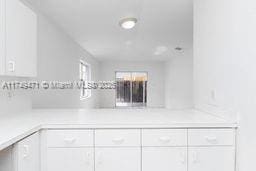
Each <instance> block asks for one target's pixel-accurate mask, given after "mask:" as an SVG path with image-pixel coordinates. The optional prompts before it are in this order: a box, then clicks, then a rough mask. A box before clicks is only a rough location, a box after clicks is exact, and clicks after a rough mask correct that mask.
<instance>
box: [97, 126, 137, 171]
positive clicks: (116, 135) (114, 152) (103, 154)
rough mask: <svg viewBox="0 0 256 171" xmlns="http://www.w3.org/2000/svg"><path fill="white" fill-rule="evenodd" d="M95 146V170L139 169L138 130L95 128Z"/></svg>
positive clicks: (124, 170) (126, 170)
mask: <svg viewBox="0 0 256 171" xmlns="http://www.w3.org/2000/svg"><path fill="white" fill-rule="evenodd" d="M95 147H96V149H95V171H110V170H111V171H120V170H123V171H140V169H141V148H140V147H141V142H140V130H137V129H133V130H132V129H123V130H118V129H109V130H96V131H95Z"/></svg>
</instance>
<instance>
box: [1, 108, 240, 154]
mask: <svg viewBox="0 0 256 171" xmlns="http://www.w3.org/2000/svg"><path fill="white" fill-rule="evenodd" d="M235 127H237V124H236V123H235V122H231V121H227V120H224V119H222V118H219V117H216V116H214V115H210V114H208V113H204V112H201V111H198V110H194V109H187V110H168V109H91V110H69V109H59V110H32V111H30V112H26V113H16V114H9V115H2V116H1V115H0V150H2V149H4V148H6V147H8V146H10V145H12V144H14V143H15V142H17V141H19V140H21V139H23V138H25V137H26V136H28V135H30V134H32V133H34V132H36V131H39V130H40V129H61V128H70V129H86V128H95V129H100V128H235Z"/></svg>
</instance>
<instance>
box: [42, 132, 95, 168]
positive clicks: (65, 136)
mask: <svg viewBox="0 0 256 171" xmlns="http://www.w3.org/2000/svg"><path fill="white" fill-rule="evenodd" d="M43 137H44V138H46V147H47V154H46V155H45V157H46V158H45V159H43V160H46V162H42V164H43V165H46V166H42V168H44V169H45V170H47V171H58V170H61V171H94V148H93V141H94V138H93V130H50V131H47V132H46V136H43ZM42 144H43V143H42ZM44 169H43V170H44Z"/></svg>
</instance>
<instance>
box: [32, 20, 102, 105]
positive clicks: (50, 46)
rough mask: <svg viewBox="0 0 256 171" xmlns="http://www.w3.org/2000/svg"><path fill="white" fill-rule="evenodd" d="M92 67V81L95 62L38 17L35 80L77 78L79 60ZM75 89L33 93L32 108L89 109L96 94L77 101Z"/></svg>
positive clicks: (95, 100) (95, 70) (96, 102)
mask: <svg viewBox="0 0 256 171" xmlns="http://www.w3.org/2000/svg"><path fill="white" fill-rule="evenodd" d="M80 59H84V60H85V61H86V62H87V63H89V64H91V67H92V80H98V74H99V73H98V62H97V61H96V60H95V58H93V56H92V55H91V54H89V53H88V52H87V51H85V50H84V49H83V48H81V47H80V46H79V45H78V44H77V43H76V42H74V41H73V40H72V39H71V38H70V37H69V36H68V35H67V34H66V33H64V32H63V31H62V30H61V29H60V28H58V27H56V26H55V25H54V24H52V23H51V22H50V21H49V20H48V19H46V18H45V17H44V16H42V15H39V16H38V78H37V79H38V80H49V81H79V60H80ZM79 93H80V91H79V90H47V91H46V90H42V91H38V92H34V93H33V108H93V107H97V106H98V95H97V94H98V93H97V92H96V91H93V92H92V97H91V98H89V99H86V100H84V101H80V99H79V98H80V94H79Z"/></svg>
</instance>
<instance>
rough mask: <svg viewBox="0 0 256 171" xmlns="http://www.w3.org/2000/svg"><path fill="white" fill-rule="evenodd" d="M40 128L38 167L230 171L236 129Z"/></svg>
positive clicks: (50, 170)
mask: <svg viewBox="0 0 256 171" xmlns="http://www.w3.org/2000/svg"><path fill="white" fill-rule="evenodd" d="M43 132H45V135H46V136H42V137H43V138H44V139H43V141H45V143H42V144H45V145H44V146H43V147H42V151H43V152H46V154H44V155H42V160H43V161H44V162H43V163H42V164H43V167H42V170H41V171H56V170H61V171H74V170H75V171H120V170H122V171H156V170H159V171H235V161H236V160H235V157H236V154H235V150H236V149H235V129H228V128H227V129H95V130H81V129H80V130H74V129H72V130H45V131H43ZM45 166H47V167H45Z"/></svg>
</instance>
